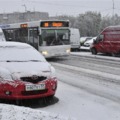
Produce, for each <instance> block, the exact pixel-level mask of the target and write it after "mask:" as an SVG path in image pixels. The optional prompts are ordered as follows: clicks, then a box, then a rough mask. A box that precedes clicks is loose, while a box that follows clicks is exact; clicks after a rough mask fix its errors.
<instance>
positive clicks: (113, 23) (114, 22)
mask: <svg viewBox="0 0 120 120" xmlns="http://www.w3.org/2000/svg"><path fill="white" fill-rule="evenodd" d="M112 2H113V7H112V9H113V15H112V16H113V25H114V24H115V20H114V10H115V4H114V0H112Z"/></svg>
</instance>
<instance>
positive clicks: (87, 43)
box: [83, 37, 97, 47]
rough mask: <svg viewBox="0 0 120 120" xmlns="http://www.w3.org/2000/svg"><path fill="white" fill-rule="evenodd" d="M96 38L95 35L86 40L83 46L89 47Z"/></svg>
mask: <svg viewBox="0 0 120 120" xmlns="http://www.w3.org/2000/svg"><path fill="white" fill-rule="evenodd" d="M96 38H97V37H93V38H91V39H89V40H87V41H86V42H85V43H84V45H83V46H85V47H90V46H91V45H92V43H93V42H94V40H95V39H96Z"/></svg>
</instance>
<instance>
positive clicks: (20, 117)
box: [0, 104, 75, 120]
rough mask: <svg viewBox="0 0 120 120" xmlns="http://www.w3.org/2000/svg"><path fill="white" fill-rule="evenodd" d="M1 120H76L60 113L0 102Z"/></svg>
mask: <svg viewBox="0 0 120 120" xmlns="http://www.w3.org/2000/svg"><path fill="white" fill-rule="evenodd" d="M0 120H75V119H73V118H68V117H63V116H61V115H59V114H53V113H52V114H51V113H48V112H44V111H41V110H35V109H32V108H28V107H19V106H15V105H6V104H0Z"/></svg>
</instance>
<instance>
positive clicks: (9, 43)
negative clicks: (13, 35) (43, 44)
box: [0, 42, 32, 47]
mask: <svg viewBox="0 0 120 120" xmlns="http://www.w3.org/2000/svg"><path fill="white" fill-rule="evenodd" d="M7 46H9V47H10V46H11V47H32V46H30V45H29V44H27V43H21V42H1V43H0V47H7Z"/></svg>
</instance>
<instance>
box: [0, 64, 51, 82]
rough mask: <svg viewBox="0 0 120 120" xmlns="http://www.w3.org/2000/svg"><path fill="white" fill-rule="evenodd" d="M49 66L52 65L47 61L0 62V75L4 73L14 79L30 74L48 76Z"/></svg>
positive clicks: (49, 73)
mask: <svg viewBox="0 0 120 120" xmlns="http://www.w3.org/2000/svg"><path fill="white" fill-rule="evenodd" d="M1 68H2V69H1ZM51 68H52V67H51V65H50V64H49V63H48V62H1V63H0V73H1V75H4V74H6V76H7V75H11V76H12V78H13V79H14V80H15V79H19V78H20V77H29V76H32V75H38V76H46V77H50V76H51V74H52V71H51ZM52 69H53V68H52ZM3 70H4V71H3ZM5 71H6V72H5ZM2 72H3V74H2ZM4 76H5V75H4Z"/></svg>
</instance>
